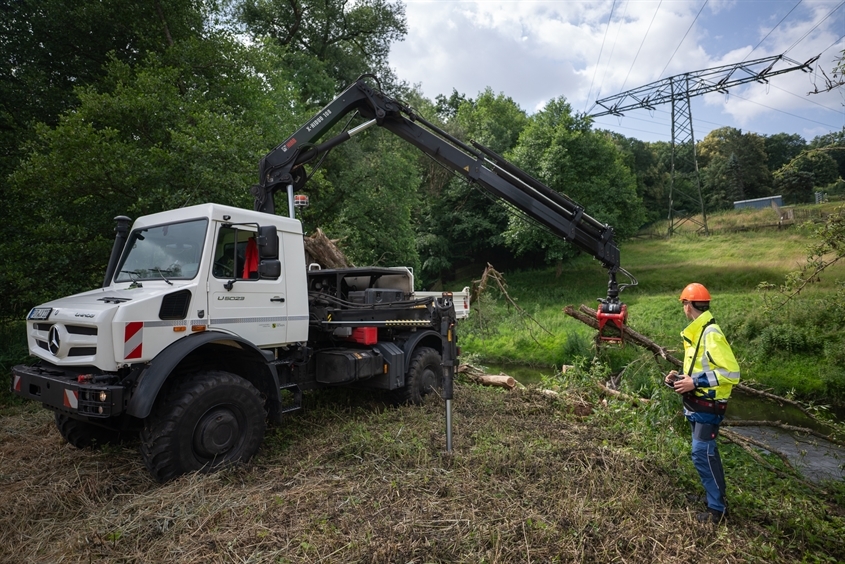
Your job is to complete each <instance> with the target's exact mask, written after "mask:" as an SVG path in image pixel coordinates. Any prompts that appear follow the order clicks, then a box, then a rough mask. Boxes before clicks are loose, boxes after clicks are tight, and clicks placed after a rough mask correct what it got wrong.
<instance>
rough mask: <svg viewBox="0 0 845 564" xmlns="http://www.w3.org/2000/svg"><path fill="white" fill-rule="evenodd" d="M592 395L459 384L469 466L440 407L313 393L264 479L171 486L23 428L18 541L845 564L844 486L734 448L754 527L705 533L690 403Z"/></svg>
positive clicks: (11, 445) (120, 455)
mask: <svg viewBox="0 0 845 564" xmlns="http://www.w3.org/2000/svg"><path fill="white" fill-rule="evenodd" d="M582 376H583V378H584V379H583V381H582V382H580V384H579V383H576V384H575V386H574V387H572V386H571V385H568V386H569V390H570V391H569V392H568V393H566V394H564V395H561V396H559V397H558V398H549V397H547V396H544V395H542V394H540V393H538V392H536V391H533V390H527V391H513V392H504V391H500V390H498V389H490V388H479V387H476V386H474V385H471V384H468V383H466V382H462V383H459V384H458V385H457V387H456V400H455V402H453V405H454V413H453V420H454V451H453V453H452V454H447V453H445V452H444V443H445V436H444V435H445V433H444V421H443V420H444V418H443V406H442V402H441V401H439V400H438V398H436V397H431V398H430V399H429V401H427V402H426V403H425V405H423V406H422V407H421V408H413V407H406V408H399V409H393V408H386V407H385V406H384V405H383V404H381V403H380V402H378V401H374V400H372V399H371V397H370V396H369V395H365V394H363V393H362V394H358V393H356V392H352V393H348V392H343V391H336V392H322V393H312V394H308V395H306V403H307V405H306V410H305V411H304V412H302V413H299V414H296V415H294V416H292V417H290V418H289V419H288V420H287V423H286V424H285V425H284V426H283V427H281V428H279V429H276V430H275V431H272V432H271V434H270V435H269V437H268V439H267V440H266V441H265V444H264V447H263V449H262V451H261V452H260V454H259V456H258V457H257V458H256V459H255V460H254V461H253V462H252V463H250V464H247V465H244V466H240V467H237V468H234V469H231V470H226V471H223V472H220V473H217V474H214V475H191V476H185V477H182V478H180V479H178V480H176V481H173V482H170V483H168V484H165V485H163V486H161V485H158V484H156V483H154V482H153V481H152V480H151V479H150V478H149V477H148V475H147V473H146V472H145V471H144V468H143V465H142V463H141V462H140V459H139V457H138V455H137V452H136V449H135V447H134V445H129V446H125V447H108V448H106V449H104V450H101V451H90V450H85V451H79V450H75V449H73V448H72V447H70V446H68V445H67V444H64V443H63V442H62V440H61V438H60V437H59V435H58V433H57V432H56V430H55V429H54V428H53V425H52V418H51V417H50V414H49V413H48V412H45V411H43V410H35V409H29V408H28V409H22V410H19V413H17V414H16V415H6V416H5V417H4V418H3V425H2V427H0V429H2V431H0V463H2V466H0V467H2V469H3V470H2V482H0V484H2V485H0V487H2V489H3V491H2V496H0V542H1V543H2V546H3V547H4V553H5V554H7V555H16V556H15V561H16V562H59V561H61V562H164V561H168V562H232V561H238V562H256V563H263V562H267V563H270V562H274V563H278V562H473V563H477V562H487V563H493V562H612V561H628V562H656V563H661V562H680V561H696V562H702V563H708V562H714V563H715V562H726V561H743V562H790V563H791V562H799V561H805V562H825V561H841V560H843V559H845V534H843V533H845V526H843V509H842V502H843V499H845V498H843V495H845V491H843V488H842V485H841V484H832V485H831V486H830V488H828V493H827V494H826V495H820V494H816V493H813V492H811V491H808V490H805V489H803V488H802V487H801V486H800V485H798V484H796V483H791V482H790V481H788V480H782V479H780V478H778V477H776V476H772V475H769V474H766V473H765V472H763V471H761V470H760V469H759V468H756V467H755V463H754V462H753V461H752V460H751V459H750V458H748V457H747V455H745V454H744V452H743V451H741V450H739V449H737V448H733V447H732V446H730V445H728V446H726V447H723V458H724V459H725V464H726V472H727V474H728V479H729V484H730V488H731V490H730V491H729V494H730V495H731V500H732V511H733V515H734V516H733V518H732V519H731V521H730V523H729V525H728V526H725V527H718V528H712V529H711V528H702V527H700V526H698V525H696V523H695V521H694V513H695V508H694V507H691V506H689V505H687V503H686V501H685V500H684V494H686V493H695V492H697V491H698V490H697V488H698V487H699V486H697V484H696V481H695V479H694V475H695V474H694V470H693V468H692V464H691V462H690V461H689V456H688V449H689V445H688V442H687V438H686V428H685V426H684V424H683V422H682V421H681V420H680V418H679V417H678V416H677V414H675V413H674V410H675V409H676V408H677V405H676V403H675V402H671V400H670V401H668V402H662V401H655V402H653V404H652V406H651V407H648V408H646V409H644V410H643V409H634V408H632V407H631V405H629V404H627V403H624V402H616V401H610V402H609V403H607V404H606V405H604V404H602V403H601V401H600V400H599V398H598V397H596V396H594V395H592V392H591V391H590V390H592V389H595V387H594V386H592V385H591V384H589V380H590V377H591V375H590V374H589V371H586V372H584V373H582ZM550 385H552V386H553V385H554V383H553V382H552V383H550ZM579 386H582V387H580V388H579ZM667 393H668V392H667ZM656 399H658V400H660V399H661V398H659V397H657V398H656ZM671 399H674V398H671ZM574 405H582V406H583V405H588V406H592V410H593V412H592V414H591V415H589V416H587V417H578V416H576V415H574V414H573V406H574ZM773 463H774V464H778V461H777V460H774V461H773Z"/></svg>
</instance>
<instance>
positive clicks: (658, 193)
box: [607, 132, 671, 223]
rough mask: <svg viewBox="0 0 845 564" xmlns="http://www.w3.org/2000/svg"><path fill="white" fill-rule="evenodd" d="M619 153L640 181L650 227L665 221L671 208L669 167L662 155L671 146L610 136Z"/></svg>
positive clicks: (639, 187)
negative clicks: (661, 220) (656, 222)
mask: <svg viewBox="0 0 845 564" xmlns="http://www.w3.org/2000/svg"><path fill="white" fill-rule="evenodd" d="M607 134H608V135H609V136H610V138H611V139H612V140H613V142H614V144H615V145H616V147H617V148H618V149H619V151H621V152H622V154H623V158H624V162H625V165H626V166H627V167H628V168H629V169H630V170H631V171H632V172H633V173H634V175H635V176H636V178H637V195H638V196H639V197H640V199H641V200H642V202H643V208H644V209H645V212H646V221H647V222H649V223H651V222H654V221H657V220H659V219H661V218H665V217H666V212H667V210H668V207H669V182H670V181H671V175H670V172H669V171H670V167H668V166H667V165H666V163H667V162H669V161H668V159H664V158H663V155H662V153H663V152H664V150H665V149H667V148H668V150H669V151H671V146H670V145H669V144H668V143H665V142H662V143H660V142H658V143H647V142H645V141H640V140H639V139H634V138H633V137H625V136H624V135H621V134H619V133H612V132H607Z"/></svg>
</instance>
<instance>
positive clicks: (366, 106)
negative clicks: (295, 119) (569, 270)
mask: <svg viewBox="0 0 845 564" xmlns="http://www.w3.org/2000/svg"><path fill="white" fill-rule="evenodd" d="M356 111H357V112H358V114H359V115H360V116H361V117H363V118H364V119H365V120H369V121H368V122H367V123H365V124H363V125H362V126H359V127H357V128H354V129H352V130H349V131H344V132H342V133H340V134H339V135H336V136H334V137H332V138H331V139H329V140H327V141H325V142H323V143H321V144H316V142H317V141H318V140H319V139H320V138H321V137H322V136H323V135H324V134H325V133H326V132H327V131H328V130H329V129H330V128H331V127H332V126H334V125H335V124H336V123H338V121H339V120H340V119H341V118H343V117H344V116H346V115H349V114H350V113H352V112H356ZM371 125H379V126H380V127H382V128H384V129H386V130H388V131H390V132H391V133H393V134H394V135H397V136H398V137H400V138H402V139H404V140H405V141H407V142H408V143H410V144H411V145H413V146H415V147H417V148H418V149H420V150H421V151H422V152H423V153H425V154H426V155H428V156H430V157H431V158H432V159H434V160H436V161H437V162H439V163H440V164H442V165H443V166H445V167H446V168H447V169H449V170H452V171H454V172H455V173H457V174H460V175H461V176H463V177H464V178H466V179H467V180H468V181H469V182H473V183H475V184H477V185H478V186H480V187H481V188H483V189H484V190H486V191H487V192H488V193H490V194H492V195H493V196H495V197H497V198H500V199H502V200H504V201H506V202H507V203H509V204H510V205H512V206H513V207H515V208H516V209H518V210H519V211H521V212H522V213H524V214H525V215H527V216H529V217H531V218H532V219H534V220H535V221H537V222H538V223H540V224H541V225H543V226H545V227H546V228H548V229H549V230H550V231H551V232H552V233H554V234H555V235H557V236H558V237H561V238H563V239H565V240H567V241H570V242H571V243H573V244H574V245H575V246H576V247H578V248H579V249H580V250H582V251H584V252H586V253H588V254H589V255H590V256H592V257H594V258H596V259H597V260H598V261H600V262H601V263H602V265H603V266H604V267H605V268H606V269H607V270H608V273H609V277H610V280H609V282H608V295H607V298H606V299H604V300H600V301H601V302H602V304H603V305H602V309H606V310H608V313H619V312H620V311H621V308H623V307H624V306H623V305H622V304H621V303H620V302H619V298H618V296H619V292H620V291H621V290H622V289H624V288H625V287H627V286H630V285H635V284H636V280H635V279H634V278H633V277H632V276H631V275H630V274H629V273H628V272H626V271H624V269H621V267H620V256H619V248H618V247H617V245H616V242H615V240H614V232H613V228H612V227H611V226H609V225H607V224H605V223H602V222H600V221H598V220H596V219H595V218H593V217H591V216H589V215H588V214H586V213H585V212H584V208H583V207H582V206H580V205H579V204H578V203H576V202H575V201H573V200H571V199H569V198H568V197H566V196H564V195H563V194H560V193H559V192H556V191H554V190H552V189H551V188H549V187H548V186H546V185H544V184H543V183H542V182H540V181H539V180H537V179H535V178H533V177H532V176H530V175H529V174H528V173H526V172H525V171H523V170H521V169H520V168H519V167H517V166H516V165H514V164H512V163H510V162H508V161H507V160H506V159H505V158H504V157H502V156H501V155H498V154H496V153H495V152H494V151H492V150H490V149H489V148H487V147H484V146H483V145H481V144H479V143H473V144H472V146H469V145H467V144H465V143H463V142H461V141H460V140H458V139H456V138H455V137H453V136H451V135H450V134H449V133H447V132H445V131H443V130H442V129H440V128H439V127H437V126H436V125H434V124H432V123H430V122H428V121H426V120H425V119H424V118H422V117H421V116H420V115H418V114H417V113H416V112H415V111H414V110H413V109H412V108H410V107H409V106H407V105H405V104H404V103H402V102H400V101H398V100H396V99H394V98H392V97H390V96H388V95H386V94H385V93H383V92H381V91H379V90H376V89H373V88H372V87H371V86H370V85H369V84H368V83H367V82H366V81H365V80H364V79H363V77H362V78H360V79H358V80H357V81H356V82H355V83H353V84H352V85H350V86H349V87H347V88H346V90H344V91H343V92H342V93H341V94H340V95H339V96H337V98H335V99H334V100H332V101H331V102H330V103H329V104H327V105H326V106H325V107H324V108H323V109H322V110H320V111H319V112H317V114H315V115H314V116H313V117H312V118H311V119H310V120H308V121H307V122H306V123H305V124H304V125H302V126H301V127H300V128H299V129H298V130H297V131H296V132H295V133H294V134H293V135H291V136H290V137H289V138H288V139H286V140H285V141H284V142H283V143H281V144H280V145H278V146H277V147H276V148H275V149H273V150H272V151H270V152H269V153H268V154H267V155H266V156H265V157H264V158H263V159H262V160H261V163H260V165H259V171H260V173H259V174H260V176H259V184H257V185H255V186H253V187H252V190H251V191H252V194H253V196H254V198H255V209H256V210H258V211H263V212H266V213H275V202H274V194H275V193H276V192H278V191H279V190H282V189H286V190H287V191H288V194H289V200H290V199H291V198H292V196H291V195H290V194H292V193H293V192H294V191H297V190H300V189H302V187H303V185H304V184H305V182H306V180H307V174H306V172H305V170H304V167H303V165H304V164H306V163H308V162H310V161H313V160H314V159H315V158H317V157H318V156H319V155H321V154H324V153H325V152H327V151H328V150H330V149H331V148H332V147H335V146H337V145H339V144H340V143H343V142H345V141H347V140H348V139H350V138H351V137H352V136H353V135H355V134H356V133H358V132H359V131H361V130H363V129H365V128H366V127H369V126H371ZM618 272H623V273H624V274H625V275H626V276H628V277H629V278H630V279H631V282H632V283H631V284H625V285H621V286H620V285H619V284H618V283H617V282H616V274H617V273H618Z"/></svg>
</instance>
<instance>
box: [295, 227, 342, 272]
mask: <svg viewBox="0 0 845 564" xmlns="http://www.w3.org/2000/svg"><path fill="white" fill-rule="evenodd" d="M303 241H304V243H305V264H319V265H320V267H321V268H349V267H352V266H355V265H353V264H352V262H351V261H350V260H349V259H348V258H346V255H345V254H343V251H341V250H340V248H339V247H338V246H337V242H338V241H339V239H329V238H328V237H326V234H325V233H323V230H322V229H320V228H319V227H318V228H317V231H315V232H314V233H313V234H311V235H309V236H308V237H305V238H304V239H303Z"/></svg>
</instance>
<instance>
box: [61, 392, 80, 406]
mask: <svg viewBox="0 0 845 564" xmlns="http://www.w3.org/2000/svg"><path fill="white" fill-rule="evenodd" d="M62 399H63V400H64V401H63V402H62V403H64V406H65V407H69V408H71V409H78V408H79V396H78V395H77V392H76V390H65V394H64V397H63V398H62Z"/></svg>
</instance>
